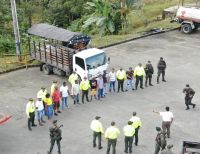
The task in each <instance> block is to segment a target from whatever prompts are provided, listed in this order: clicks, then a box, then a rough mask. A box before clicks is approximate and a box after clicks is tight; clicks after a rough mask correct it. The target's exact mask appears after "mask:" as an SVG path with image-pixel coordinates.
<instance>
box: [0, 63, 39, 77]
mask: <svg viewBox="0 0 200 154" xmlns="http://www.w3.org/2000/svg"><path fill="white" fill-rule="evenodd" d="M39 66H40V64H35V65H27V66H25V65H23V66H19V67H16V68H12V69H9V70H6V71H2V72H0V75H1V74H5V73H9V72H13V71H17V70H20V69H24V68H27V69H28V68H31V67H39Z"/></svg>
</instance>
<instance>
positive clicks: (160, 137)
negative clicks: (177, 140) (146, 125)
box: [154, 127, 167, 154]
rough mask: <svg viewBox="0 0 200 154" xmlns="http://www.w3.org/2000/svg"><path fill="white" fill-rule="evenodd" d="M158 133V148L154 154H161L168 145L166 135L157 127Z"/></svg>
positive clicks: (156, 147)
mask: <svg viewBox="0 0 200 154" xmlns="http://www.w3.org/2000/svg"><path fill="white" fill-rule="evenodd" d="M156 131H157V132H158V134H157V136H156V146H155V152H154V154H159V151H160V150H161V151H162V150H164V149H165V147H166V144H167V141H166V137H165V133H163V132H162V130H161V128H160V127H156Z"/></svg>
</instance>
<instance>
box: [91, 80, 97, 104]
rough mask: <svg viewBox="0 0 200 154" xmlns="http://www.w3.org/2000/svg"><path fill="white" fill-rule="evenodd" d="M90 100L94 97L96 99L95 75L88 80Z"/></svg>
mask: <svg viewBox="0 0 200 154" xmlns="http://www.w3.org/2000/svg"><path fill="white" fill-rule="evenodd" d="M90 87H91V88H90V101H92V98H93V97H94V98H95V99H97V88H98V87H97V80H96V78H95V77H93V78H92V79H91V80H90Z"/></svg>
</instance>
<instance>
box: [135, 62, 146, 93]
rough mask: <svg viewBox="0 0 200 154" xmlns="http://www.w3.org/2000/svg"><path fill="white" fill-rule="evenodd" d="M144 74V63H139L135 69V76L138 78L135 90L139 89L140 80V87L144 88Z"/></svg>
mask: <svg viewBox="0 0 200 154" xmlns="http://www.w3.org/2000/svg"><path fill="white" fill-rule="evenodd" d="M143 76H145V71H144V68H143V67H142V64H141V63H139V64H138V66H137V67H135V70H134V77H135V78H136V84H135V90H137V87H138V84H139V82H140V88H141V89H144V88H143Z"/></svg>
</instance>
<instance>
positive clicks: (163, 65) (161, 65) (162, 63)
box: [157, 57, 167, 84]
mask: <svg viewBox="0 0 200 154" xmlns="http://www.w3.org/2000/svg"><path fill="white" fill-rule="evenodd" d="M166 67H167V65H166V62H165V61H164V59H163V57H160V60H159V62H158V65H157V68H158V76H157V84H159V78H160V75H161V74H162V81H163V82H166V80H165V69H166Z"/></svg>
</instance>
